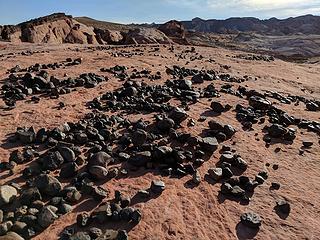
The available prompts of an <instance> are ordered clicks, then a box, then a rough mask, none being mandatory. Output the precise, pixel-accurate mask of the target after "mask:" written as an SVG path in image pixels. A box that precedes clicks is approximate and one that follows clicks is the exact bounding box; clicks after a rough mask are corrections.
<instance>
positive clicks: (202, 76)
mask: <svg viewBox="0 0 320 240" xmlns="http://www.w3.org/2000/svg"><path fill="white" fill-rule="evenodd" d="M166 73H167V74H168V75H172V76H173V77H174V78H179V79H184V78H187V77H192V78H191V81H192V82H193V83H196V84H197V83H198V84H200V83H204V82H205V81H213V80H221V81H225V82H234V83H242V82H245V81H247V80H248V78H249V77H248V76H244V77H243V78H238V77H234V76H231V75H230V74H225V73H221V74H218V73H217V72H215V71H213V70H198V69H189V68H185V67H180V66H176V65H175V66H173V67H172V68H167V69H166Z"/></svg>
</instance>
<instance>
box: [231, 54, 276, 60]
mask: <svg viewBox="0 0 320 240" xmlns="http://www.w3.org/2000/svg"><path fill="white" fill-rule="evenodd" d="M232 58H239V59H245V60H249V61H265V62H272V61H274V57H273V56H267V55H253V54H240V55H236V56H232Z"/></svg>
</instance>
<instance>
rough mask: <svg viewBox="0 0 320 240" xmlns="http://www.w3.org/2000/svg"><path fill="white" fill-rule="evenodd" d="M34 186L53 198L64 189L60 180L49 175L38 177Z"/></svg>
mask: <svg viewBox="0 0 320 240" xmlns="http://www.w3.org/2000/svg"><path fill="white" fill-rule="evenodd" d="M34 185H35V187H37V188H38V189H39V190H40V192H41V193H43V194H46V195H48V196H51V197H54V196H57V195H58V194H59V193H60V191H61V189H62V185H61V183H60V182H59V180H58V179H56V178H55V177H52V176H50V175H47V174H42V175H40V176H38V177H36V179H35V181H34Z"/></svg>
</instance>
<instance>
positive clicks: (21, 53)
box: [0, 50, 49, 59]
mask: <svg viewBox="0 0 320 240" xmlns="http://www.w3.org/2000/svg"><path fill="white" fill-rule="evenodd" d="M37 53H49V51H30V50H28V51H22V52H14V53H13V52H11V53H7V54H0V58H5V57H6V58H7V59H8V58H13V57H15V56H17V55H21V56H32V55H33V54H37Z"/></svg>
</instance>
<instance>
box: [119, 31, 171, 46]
mask: <svg viewBox="0 0 320 240" xmlns="http://www.w3.org/2000/svg"><path fill="white" fill-rule="evenodd" d="M124 43H125V44H171V43H173V42H172V40H171V39H170V38H168V37H167V36H166V35H165V34H164V33H163V32H161V31H159V30H157V29H154V28H137V29H134V30H130V31H129V32H128V33H127V34H126V38H125V41H124Z"/></svg>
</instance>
